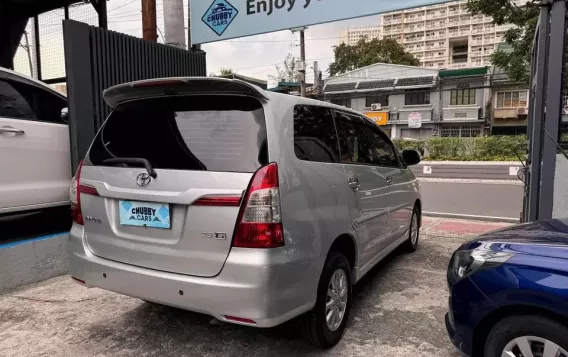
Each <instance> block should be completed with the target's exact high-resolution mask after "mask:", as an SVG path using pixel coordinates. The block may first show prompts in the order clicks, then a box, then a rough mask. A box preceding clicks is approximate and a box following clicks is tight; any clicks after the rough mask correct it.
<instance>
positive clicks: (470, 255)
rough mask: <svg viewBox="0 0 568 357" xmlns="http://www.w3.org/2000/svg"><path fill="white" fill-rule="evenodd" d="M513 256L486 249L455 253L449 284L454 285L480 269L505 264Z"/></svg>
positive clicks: (450, 269)
mask: <svg viewBox="0 0 568 357" xmlns="http://www.w3.org/2000/svg"><path fill="white" fill-rule="evenodd" d="M513 255H514V254H513V253H507V252H495V251H492V250H488V249H487V248H485V247H480V248H476V249H473V250H458V251H457V252H455V253H454V255H453V257H452V259H451V261H450V266H449V267H448V282H449V283H450V284H451V285H454V284H455V283H457V282H458V281H460V280H461V279H463V278H465V277H466V276H468V275H470V274H472V273H473V272H475V271H477V270H479V269H483V268H491V267H496V266H499V265H501V264H503V263H505V262H506V261H507V260H509V259H510V258H511V257H512V256H513Z"/></svg>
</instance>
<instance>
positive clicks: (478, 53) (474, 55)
mask: <svg viewBox="0 0 568 357" xmlns="http://www.w3.org/2000/svg"><path fill="white" fill-rule="evenodd" d="M482 54H483V52H481V51H472V52H471V57H481V55H482Z"/></svg>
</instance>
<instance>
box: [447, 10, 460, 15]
mask: <svg viewBox="0 0 568 357" xmlns="http://www.w3.org/2000/svg"><path fill="white" fill-rule="evenodd" d="M459 14H460V12H459V10H450V11H448V16H456V15H459Z"/></svg>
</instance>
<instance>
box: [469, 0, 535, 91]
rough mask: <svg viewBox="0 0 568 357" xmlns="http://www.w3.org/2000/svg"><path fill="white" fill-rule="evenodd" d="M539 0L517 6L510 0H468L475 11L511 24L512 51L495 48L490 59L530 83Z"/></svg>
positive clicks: (508, 36) (507, 40)
mask: <svg viewBox="0 0 568 357" xmlns="http://www.w3.org/2000/svg"><path fill="white" fill-rule="evenodd" d="M539 3H540V1H535V0H529V1H528V2H527V3H526V5H525V6H521V7H519V6H517V5H516V4H515V3H514V2H513V1H511V0H469V1H468V4H467V7H468V9H469V11H470V12H471V13H472V14H473V15H477V14H483V15H485V16H491V17H492V18H493V22H494V23H495V25H505V24H512V25H515V27H514V28H511V29H509V30H507V32H506V33H505V43H506V44H508V45H509V46H511V49H512V50H511V51H501V50H500V51H496V52H495V53H493V55H492V57H491V62H492V63H493V64H494V65H496V66H498V67H501V68H503V69H504V70H505V72H506V73H507V75H508V77H509V78H510V79H511V80H513V81H515V82H524V83H528V81H529V75H530V67H529V65H530V61H531V47H532V42H533V39H534V34H535V30H536V25H537V22H538V14H539V11H540V7H539Z"/></svg>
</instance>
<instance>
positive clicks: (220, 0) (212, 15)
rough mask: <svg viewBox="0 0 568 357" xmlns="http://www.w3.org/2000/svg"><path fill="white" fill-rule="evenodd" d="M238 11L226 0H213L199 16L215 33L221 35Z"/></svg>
mask: <svg viewBox="0 0 568 357" xmlns="http://www.w3.org/2000/svg"><path fill="white" fill-rule="evenodd" d="M238 13H239V11H238V10H237V9H236V8H235V7H234V6H233V5H231V3H229V2H228V1H227V0H215V1H213V4H211V6H210V7H209V9H207V11H206V12H205V15H203V17H202V18H201V20H203V22H204V23H205V24H206V25H207V26H209V28H211V30H213V31H214V32H215V33H216V34H217V35H219V36H221V35H222V34H223V33H224V32H225V30H226V29H227V28H228V27H229V25H230V24H231V22H233V20H234V19H235V17H236V16H237V14H238Z"/></svg>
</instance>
